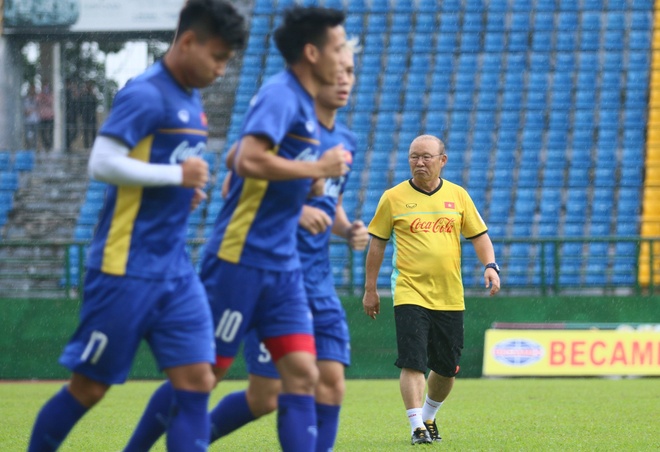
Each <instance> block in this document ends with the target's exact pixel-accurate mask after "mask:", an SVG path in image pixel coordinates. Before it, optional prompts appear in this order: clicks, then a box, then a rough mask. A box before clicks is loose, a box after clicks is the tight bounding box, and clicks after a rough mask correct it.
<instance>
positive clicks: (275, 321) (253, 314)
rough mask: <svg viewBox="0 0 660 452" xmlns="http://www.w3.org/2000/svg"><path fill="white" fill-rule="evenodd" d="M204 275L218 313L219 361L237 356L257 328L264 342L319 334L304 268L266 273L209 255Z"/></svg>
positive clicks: (214, 313) (216, 328)
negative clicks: (304, 277) (251, 330)
mask: <svg viewBox="0 0 660 452" xmlns="http://www.w3.org/2000/svg"><path fill="white" fill-rule="evenodd" d="M201 277H202V282H203V284H204V287H205V289H206V294H207V296H208V300H209V304H210V305H211V312H212V313H213V322H214V325H215V343H216V353H217V355H218V356H219V357H225V358H233V357H235V356H236V354H237V353H238V348H239V346H240V344H241V341H242V340H243V337H244V336H245V334H246V332H247V331H248V330H249V329H251V328H254V329H255V330H256V331H257V334H258V335H259V338H260V339H261V340H264V339H268V338H275V337H281V336H287V335H290V334H308V335H310V336H311V335H312V334H313V327H312V314H311V312H310V309H309V305H308V304H307V297H306V296H305V289H304V286H303V280H302V273H301V271H300V269H297V270H293V271H273V270H264V269H259V268H253V267H248V266H245V265H242V264H234V263H230V262H227V261H223V260H221V259H218V258H217V257H216V256H215V255H212V254H208V253H207V254H205V255H204V259H203V261H202V270H201Z"/></svg>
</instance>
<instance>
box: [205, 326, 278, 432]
mask: <svg viewBox="0 0 660 452" xmlns="http://www.w3.org/2000/svg"><path fill="white" fill-rule="evenodd" d="M243 355H244V357H245V362H246V364H247V370H248V373H249V377H248V387H247V389H246V390H244V391H236V392H233V393H231V394H228V395H226V396H225V397H224V398H223V399H222V400H221V401H220V403H218V405H217V406H216V407H215V408H214V409H213V411H211V415H210V416H211V442H214V441H215V440H217V439H219V438H221V437H223V436H226V435H228V434H230V433H231V432H233V431H235V430H237V429H239V428H241V427H242V426H244V425H245V424H248V423H250V422H252V421H254V420H255V419H258V418H259V417H261V416H264V415H266V414H269V413H272V412H273V411H275V410H276V409H277V398H278V396H279V394H280V392H281V389H282V384H281V382H280V380H279V378H280V376H279V374H278V373H277V369H275V364H274V363H273V361H272V359H271V356H270V352H269V351H268V349H267V348H266V346H265V345H264V344H263V343H262V342H260V341H259V337H258V336H257V332H256V331H255V330H251V331H250V332H249V333H248V334H247V336H246V337H245V342H244V345H243Z"/></svg>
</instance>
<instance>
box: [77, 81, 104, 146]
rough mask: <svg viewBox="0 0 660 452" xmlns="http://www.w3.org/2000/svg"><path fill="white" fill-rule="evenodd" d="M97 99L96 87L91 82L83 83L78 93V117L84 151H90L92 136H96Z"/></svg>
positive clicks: (92, 141)
mask: <svg viewBox="0 0 660 452" xmlns="http://www.w3.org/2000/svg"><path fill="white" fill-rule="evenodd" d="M98 102H99V98H98V95H97V92H96V87H95V86H94V83H93V82H91V81H87V82H85V85H84V87H83V89H82V92H81V93H80V97H79V103H80V116H81V117H82V128H83V142H84V145H85V148H86V149H90V148H91V147H92V144H93V143H94V136H95V135H96V107H97V106H98Z"/></svg>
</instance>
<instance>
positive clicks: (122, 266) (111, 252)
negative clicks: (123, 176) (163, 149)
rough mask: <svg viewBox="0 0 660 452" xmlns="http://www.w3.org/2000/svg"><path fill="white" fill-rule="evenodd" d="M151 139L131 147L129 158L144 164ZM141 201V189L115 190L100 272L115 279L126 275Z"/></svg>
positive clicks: (145, 139)
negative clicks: (115, 195)
mask: <svg viewBox="0 0 660 452" xmlns="http://www.w3.org/2000/svg"><path fill="white" fill-rule="evenodd" d="M153 140H154V137H153V135H150V136H148V137H146V138H144V139H143V140H142V141H140V142H139V143H138V144H137V146H135V148H133V150H132V151H131V153H130V154H129V156H130V157H131V158H134V159H136V160H139V161H141V162H148V161H149V157H150V155H151V144H152V143H153ZM141 202H142V187H118V188H117V200H116V202H115V210H114V212H113V214H112V221H111V222H110V230H109V231H108V237H107V238H106V241H105V247H104V249H103V262H102V264H101V271H102V272H104V273H108V274H111V275H117V276H122V275H125V274H126V263H127V262H128V252H129V250H130V248H131V239H132V236H133V227H134V225H135V219H136V218H137V214H138V211H139V210H140V204H141Z"/></svg>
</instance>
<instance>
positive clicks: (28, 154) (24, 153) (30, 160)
mask: <svg viewBox="0 0 660 452" xmlns="http://www.w3.org/2000/svg"><path fill="white" fill-rule="evenodd" d="M34 154H35V153H34V151H32V150H21V151H16V154H15V155H14V170H15V171H32V168H34V159H35V157H34Z"/></svg>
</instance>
